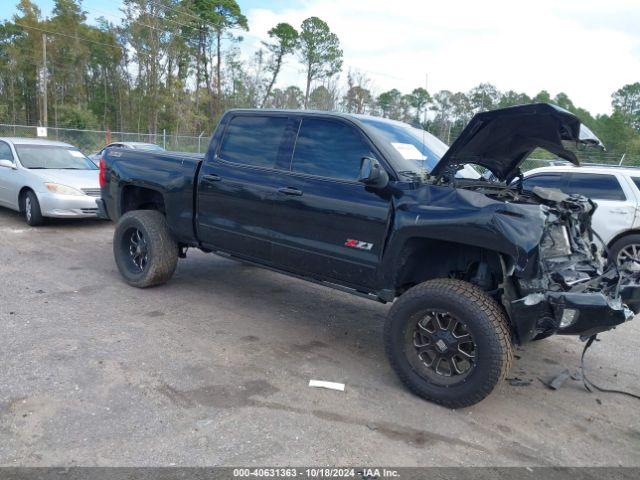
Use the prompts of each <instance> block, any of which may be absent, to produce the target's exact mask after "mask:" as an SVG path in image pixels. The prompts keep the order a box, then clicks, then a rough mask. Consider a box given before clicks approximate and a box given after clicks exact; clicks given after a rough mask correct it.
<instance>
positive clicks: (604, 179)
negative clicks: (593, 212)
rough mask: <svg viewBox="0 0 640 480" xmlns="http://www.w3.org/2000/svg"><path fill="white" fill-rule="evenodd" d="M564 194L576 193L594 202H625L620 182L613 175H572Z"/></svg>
mask: <svg viewBox="0 0 640 480" xmlns="http://www.w3.org/2000/svg"><path fill="white" fill-rule="evenodd" d="M563 190H564V191H565V193H568V194H572V193H578V194H580V195H584V196H585V197H589V198H592V199H594V200H625V199H626V197H625V195H624V191H623V190H622V187H621V186H620V182H618V179H617V178H616V177H615V176H613V175H602V174H597V173H572V174H571V176H570V177H569V182H568V183H567V186H566V188H564V189H563Z"/></svg>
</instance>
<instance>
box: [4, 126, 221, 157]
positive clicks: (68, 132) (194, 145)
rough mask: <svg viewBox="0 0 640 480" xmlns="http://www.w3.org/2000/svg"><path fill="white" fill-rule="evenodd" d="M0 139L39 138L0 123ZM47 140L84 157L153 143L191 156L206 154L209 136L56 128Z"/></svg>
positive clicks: (26, 128) (27, 129) (34, 129)
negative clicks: (115, 146)
mask: <svg viewBox="0 0 640 480" xmlns="http://www.w3.org/2000/svg"><path fill="white" fill-rule="evenodd" d="M0 137H27V138H36V137H38V127H34V126H28V125H11V124H6V123H1V124H0ZM43 138H44V137H43ZM46 139H47V140H56V141H60V142H65V143H69V144H71V145H74V146H76V147H78V148H79V149H80V150H82V151H83V152H84V153H85V154H87V155H89V154H91V153H93V152H96V151H98V150H100V149H102V147H104V146H105V145H106V144H108V143H114V142H144V143H154V144H156V145H159V146H161V147H163V148H164V149H166V150H169V151H175V152H191V153H202V152H204V151H206V149H207V145H209V136H208V135H205V134H202V135H200V136H198V137H196V136H188V135H177V134H171V133H167V132H162V133H159V134H147V133H134V132H111V131H107V130H83V129H78V128H56V127H48V128H47V136H46Z"/></svg>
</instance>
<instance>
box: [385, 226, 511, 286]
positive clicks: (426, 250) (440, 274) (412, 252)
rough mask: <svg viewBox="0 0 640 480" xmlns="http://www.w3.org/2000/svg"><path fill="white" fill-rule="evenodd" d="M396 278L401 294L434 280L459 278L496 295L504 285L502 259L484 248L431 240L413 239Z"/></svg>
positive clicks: (401, 260) (406, 249)
mask: <svg viewBox="0 0 640 480" xmlns="http://www.w3.org/2000/svg"><path fill="white" fill-rule="evenodd" d="M398 265H399V268H398V271H397V274H396V280H395V288H396V291H397V293H398V294H401V293H402V292H404V291H405V290H407V289H409V288H411V287H412V286H414V285H417V284H419V283H422V282H424V281H426V280H431V279H434V278H457V279H459V280H466V281H468V282H470V283H473V284H475V285H478V286H479V287H480V288H482V289H483V290H485V291H493V290H495V289H497V288H498V285H499V284H500V282H501V281H502V266H501V263H500V255H499V254H498V253H497V252H495V251H493V250H487V249H485V248H481V247H475V246H471V245H465V244H461V243H456V242H447V241H444V240H432V239H422V238H419V239H410V240H409V241H407V243H406V244H405V246H404V248H403V250H402V254H401V255H400V260H399V262H398Z"/></svg>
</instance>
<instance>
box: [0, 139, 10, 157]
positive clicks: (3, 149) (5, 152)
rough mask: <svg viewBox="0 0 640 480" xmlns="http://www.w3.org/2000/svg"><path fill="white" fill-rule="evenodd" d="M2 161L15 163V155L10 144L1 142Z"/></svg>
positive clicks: (0, 153) (0, 154)
mask: <svg viewBox="0 0 640 480" xmlns="http://www.w3.org/2000/svg"><path fill="white" fill-rule="evenodd" d="M0 160H10V161H12V162H13V153H12V152H11V147H10V146H9V144H8V143H5V142H0Z"/></svg>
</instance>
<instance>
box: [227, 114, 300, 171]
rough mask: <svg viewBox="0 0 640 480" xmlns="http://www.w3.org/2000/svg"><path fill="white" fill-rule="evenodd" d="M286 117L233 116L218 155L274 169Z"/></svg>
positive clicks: (287, 120) (229, 159) (230, 160)
mask: <svg viewBox="0 0 640 480" xmlns="http://www.w3.org/2000/svg"><path fill="white" fill-rule="evenodd" d="M288 122H289V119H288V118H287V117H280V116H278V117H275V116H274V117H269V116H264V115H260V116H248V115H240V116H237V117H233V118H232V119H231V121H230V122H229V124H228V125H227V129H226V131H225V134H224V138H223V139H222V144H221V145H220V152H219V155H220V158H221V159H222V160H226V161H228V162H234V163H240V164H243V165H253V166H257V167H268V168H273V166H274V165H275V163H276V160H277V158H278V151H279V150H280V145H281V143H282V140H283V138H284V136H285V132H286V129H287V124H288Z"/></svg>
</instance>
